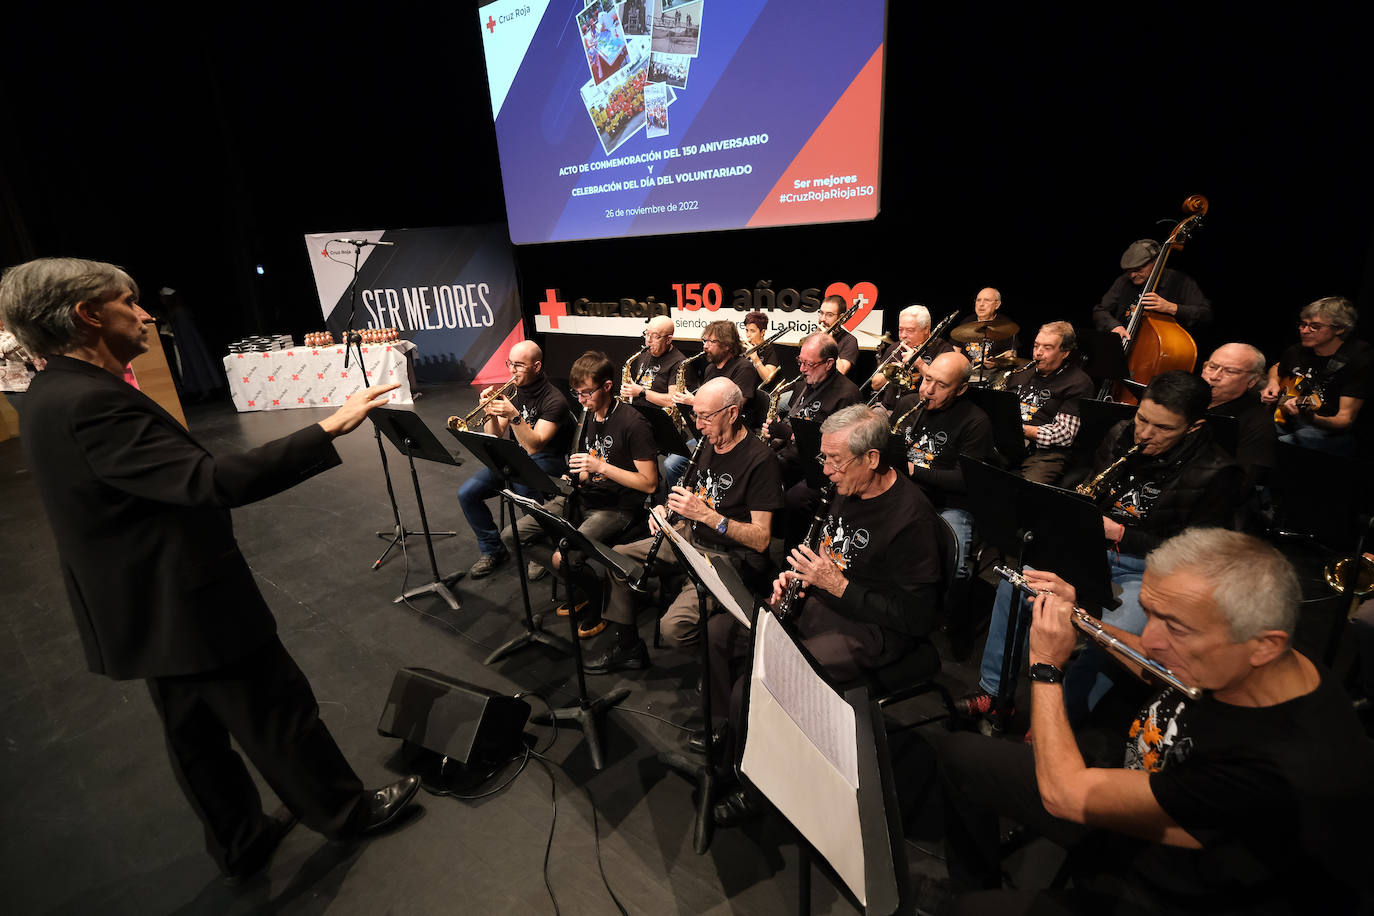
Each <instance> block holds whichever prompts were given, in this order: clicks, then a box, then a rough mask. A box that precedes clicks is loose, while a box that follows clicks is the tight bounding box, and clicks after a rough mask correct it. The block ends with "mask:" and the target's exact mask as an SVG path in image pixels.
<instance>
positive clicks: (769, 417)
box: [759, 375, 806, 442]
mask: <svg viewBox="0 0 1374 916" xmlns="http://www.w3.org/2000/svg"><path fill="white" fill-rule="evenodd" d="M804 378H806V376H804V375H799V376H797V377H796V378H794V379H792V380H791V381H790V382H783V383H782V384H781V385H778V386H777V387H776V388H774V389H773V393H772V394H770V395H769V396H768V413H766V414H764V417H763V425H762V426H760V427H759V438H760V439H762V440H763V441H764V442H767V441H768V427H769V425H770V424H772V422H773V421H774V420H776V419H777V418H778V405H779V403H780V402H781V401H782V394H783V392H784V391H787V390H788V389H789V388H792V387H793V386H794V385H796V384H797V382H800V381H801V380H802V379H804Z"/></svg>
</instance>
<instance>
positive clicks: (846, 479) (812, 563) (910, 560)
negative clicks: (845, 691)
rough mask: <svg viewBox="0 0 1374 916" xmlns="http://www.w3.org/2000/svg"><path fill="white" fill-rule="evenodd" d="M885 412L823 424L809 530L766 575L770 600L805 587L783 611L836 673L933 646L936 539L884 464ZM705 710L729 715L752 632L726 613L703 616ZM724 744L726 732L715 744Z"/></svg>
mask: <svg viewBox="0 0 1374 916" xmlns="http://www.w3.org/2000/svg"><path fill="white" fill-rule="evenodd" d="M887 444H888V419H887V417H886V415H885V414H884V413H883V412H882V411H881V410H876V409H874V408H871V407H865V406H864V405H862V404H856V405H853V406H851V407H846V408H844V409H843V410H841V411H839V412H837V413H835V414H832V415H831V416H830V417H829V418H828V419H827V420H826V421H825V423H823V424H822V425H821V453H820V454H819V455H817V456H816V460H817V461H819V462H820V463H821V465H822V467H823V468H824V469H825V475H826V477H828V478H829V479H830V482H831V484H832V486H833V499H832V500H831V502H830V504H829V508H828V511H827V512H826V515H825V517H824V518H823V519H819V520H818V523H817V524H814V525H813V526H812V528H813V532H814V537H813V539H811V540H810V541H809V542H808V543H803V544H801V545H799V546H798V547H797V548H796V549H794V550H793V551H792V553H791V555H790V557H789V560H788V562H789V563H790V565H791V568H790V569H788V570H786V571H784V572H783V573H782V574H781V575H780V576H778V578H777V579H776V580H774V582H773V588H772V596H771V604H772V605H773V607H774V609H775V610H777V609H778V608H779V606H780V605H781V604H782V603H783V596H784V594H785V593H786V592H788V591H789V589H790V587H791V586H792V585H793V584H794V583H800V584H801V586H802V589H803V591H802V592H801V594H800V595H799V596H798V597H797V598H796V599H795V600H794V601H793V603H792V607H791V611H792V613H791V615H790V619H791V621H792V623H793V625H794V626H795V630H796V635H797V637H798V638H799V640H800V641H801V643H802V644H803V645H804V646H805V647H806V649H807V651H808V652H810V653H811V655H812V657H813V658H815V660H816V661H817V663H819V664H820V665H821V667H822V668H823V669H825V673H826V675H827V676H829V677H830V678H831V679H832V680H834V681H836V682H840V683H843V682H845V681H852V680H854V679H855V678H857V677H859V676H860V674H861V672H863V671H865V670H867V669H871V668H878V667H881V666H883V665H886V664H889V663H890V662H893V661H896V660H897V659H899V658H901V657H902V656H903V655H905V654H907V653H909V652H917V651H924V652H928V653H930V657H931V659H932V669H934V668H938V660H936V659H935V650H934V648H933V647H931V645H930V644H929V643H927V642H926V641H925V639H924V637H925V635H926V634H927V633H929V632H930V630H931V629H932V628H933V627H934V625H935V616H936V611H937V607H938V600H937V594H938V591H939V586H940V560H939V556H940V549H939V545H938V541H937V539H936V538H937V534H936V531H937V529H936V525H938V524H939V521H938V520H937V519H936V517H935V510H934V509H933V508H931V505H930V500H928V499H927V498H926V497H925V494H924V493H922V492H921V489H920V487H918V486H916V485H915V484H914V483H912V482H911V480H910V479H909V478H908V477H907V476H906V475H905V474H899V473H897V471H896V470H895V469H894V468H893V467H892V466H891V465H890V464H889V463H888V460H887ZM708 629H709V633H710V637H709V638H710V648H711V653H712V655H711V684H710V689H711V691H712V693H711V704H712V705H711V708H712V709H713V710H721V711H724V710H729V711H730V721H731V722H738V721H739V719H738V716H739V715H740V700H741V695H742V689H743V688H742V685H743V682H744V679H745V677H746V675H747V674H748V670H747V669H748V664H749V654H750V647H751V646H752V643H753V636H752V633H751V632H750V631H747V630H745V629H744V627H742V626H741V625H740V624H739V623H737V622H736V620H735V619H734V617H732V616H731V615H729V614H718V615H717V616H716V617H714V618H713V619H712V620H711V622H710V624H709V627H708ZM724 744H728V742H723V745H724ZM762 807H763V804H762V801H761V800H760V799H759V798H757V797H756V796H754V795H752V794H750V793H747V792H745V791H743V790H741V791H740V792H737V793H735V794H734V795H731V796H728V797H727V798H725V799H724V800H722V801H721V802H719V803H717V804H716V806H715V810H714V814H715V819H716V823H718V824H721V825H723V826H725V825H730V824H734V823H737V822H738V821H740V820H742V819H744V818H747V817H750V816H752V815H754V814H756V813H758V812H759V811H760V810H762Z"/></svg>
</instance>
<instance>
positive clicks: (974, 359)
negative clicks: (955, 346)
mask: <svg viewBox="0 0 1374 916" xmlns="http://www.w3.org/2000/svg"><path fill="white" fill-rule="evenodd" d="M981 323H982V322H980V321H979V320H978V316H977V315H971V316H969V317H968V318H965V319H964V320H963V321H961V322H959V324H958V325H956V327H963V326H965V325H969V324H981ZM1020 346H1021V338H1020V337H1019V336H1018V335H1016V334H1013V335H1011V336H1010V337H1004V338H1002V339H1001V340H989V341H987V342H986V343H984V342H983V340H982V338H979V339H978V340H975V341H974V342H973V343H966V344H964V345H963V347H962V348H961V350H960V352H962V353H963V354H964V355H965V356H967V357H968V361H969V362H971V363H973V371H974V372H977V371H978V363H979V362H981V361H982V360H985V359H988V358H989V357H993V356H996V355H997V354H999V353H1005V352H1007V351H1008V350H1010V351H1012V352H1013V353H1015V352H1016V351H1017V350H1018V349H1019V348H1020Z"/></svg>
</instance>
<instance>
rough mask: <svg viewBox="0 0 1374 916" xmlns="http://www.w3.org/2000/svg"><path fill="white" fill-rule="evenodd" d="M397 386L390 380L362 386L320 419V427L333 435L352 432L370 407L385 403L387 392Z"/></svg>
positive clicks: (397, 384)
mask: <svg viewBox="0 0 1374 916" xmlns="http://www.w3.org/2000/svg"><path fill="white" fill-rule="evenodd" d="M399 387H401V383H400V382H392V383H391V384H390V385H373V386H372V387H371V388H364V389H363V390H362V391H359V392H356V393H354V394H351V395H349V396H348V400H346V401H344V402H343V406H342V407H340V408H339V409H338V410H336V411H334V412H333V413H332V414H330V415H329V416H327V417H325V418H324V419H323V420H321V421H320V428H321V429H323V430H324V431H325V432H327V433H329V435H331V436H335V437H337V436H345V435H347V434H349V433H351V432H353V430H355V429H357V428H358V424H359V423H361V422H363V418H364V417H366V416H367V415H368V414H369V413H371V412H372V408H374V407H381V406H382V405H383V404H385V403H386V395H387V393H388V392H390V391H392V390H394V389H396V388H399Z"/></svg>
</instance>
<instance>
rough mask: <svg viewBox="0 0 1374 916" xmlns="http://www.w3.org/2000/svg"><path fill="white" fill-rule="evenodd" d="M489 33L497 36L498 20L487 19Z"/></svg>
mask: <svg viewBox="0 0 1374 916" xmlns="http://www.w3.org/2000/svg"><path fill="white" fill-rule="evenodd" d="M487 31H488V32H490V33H491V34H493V35H495V34H496V20H495V19H493V18H491V17H490V16H488V17H487Z"/></svg>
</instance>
